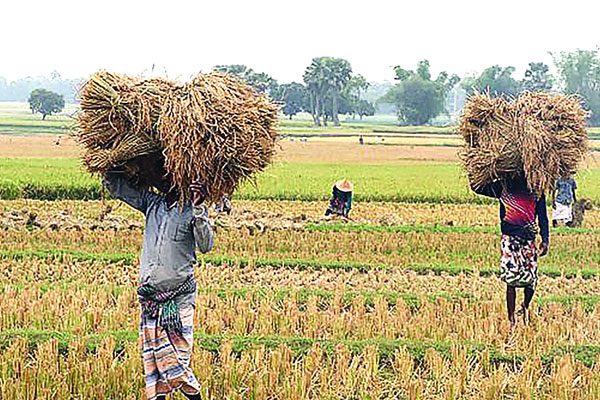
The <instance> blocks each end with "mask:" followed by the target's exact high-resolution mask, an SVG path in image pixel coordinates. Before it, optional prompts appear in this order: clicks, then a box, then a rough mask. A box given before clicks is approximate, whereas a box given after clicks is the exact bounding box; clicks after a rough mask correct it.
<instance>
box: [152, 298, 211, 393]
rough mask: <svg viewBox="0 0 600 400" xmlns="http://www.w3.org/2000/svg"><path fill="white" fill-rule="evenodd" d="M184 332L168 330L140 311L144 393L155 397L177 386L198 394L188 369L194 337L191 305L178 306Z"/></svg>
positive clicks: (172, 390) (198, 385) (184, 391)
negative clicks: (180, 333) (181, 333)
mask: <svg viewBox="0 0 600 400" xmlns="http://www.w3.org/2000/svg"><path fill="white" fill-rule="evenodd" d="M180 316H181V322H182V324H183V335H179V334H177V333H167V332H166V331H165V330H164V329H163V328H162V327H160V326H158V324H157V320H156V319H152V318H148V317H146V316H145V315H144V313H142V315H141V321H140V342H141V349H140V350H141V352H142V358H143V360H144V374H145V379H146V396H147V398H148V400H154V399H156V397H157V396H161V395H167V394H170V393H171V392H174V391H176V390H181V391H182V392H183V393H186V394H190V395H193V394H199V393H200V384H199V383H198V380H197V379H196V377H195V376H194V373H193V372H192V370H191V369H190V358H191V355H192V347H193V341H194V326H193V321H194V307H192V306H188V307H184V308H183V309H181V310H180Z"/></svg>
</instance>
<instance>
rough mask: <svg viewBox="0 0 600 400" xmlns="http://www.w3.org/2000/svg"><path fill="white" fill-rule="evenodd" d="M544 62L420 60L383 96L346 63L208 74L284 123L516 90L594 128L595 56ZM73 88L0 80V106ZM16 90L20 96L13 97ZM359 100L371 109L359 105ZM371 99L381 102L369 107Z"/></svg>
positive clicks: (416, 117)
mask: <svg viewBox="0 0 600 400" xmlns="http://www.w3.org/2000/svg"><path fill="white" fill-rule="evenodd" d="M552 57H553V61H554V66H555V68H556V75H554V76H552V75H551V74H550V67H549V66H548V65H546V64H544V63H541V62H531V63H529V66H528V68H527V70H526V71H525V74H524V76H523V77H522V78H521V79H518V78H515V77H514V73H515V68H514V67H513V66H500V65H494V66H491V67H489V68H487V69H485V70H484V71H483V72H482V73H481V74H480V75H478V76H466V77H462V78H460V77H458V76H457V75H451V74H449V73H447V72H444V71H443V72H440V73H439V74H438V75H437V77H435V78H434V77H433V76H432V74H431V71H430V65H429V62H428V61H427V60H423V61H420V62H419V63H418V64H417V67H416V69H415V70H408V69H405V68H403V67H402V66H396V67H394V68H393V71H394V75H395V80H396V84H395V85H393V86H392V87H391V88H389V89H388V88H385V90H386V92H385V93H383V92H382V89H383V88H384V87H385V86H384V85H381V84H377V83H369V82H367V80H366V79H365V78H364V77H363V76H362V75H360V74H354V73H353V71H352V66H351V65H350V63H349V62H348V61H347V60H344V59H342V58H334V57H316V58H313V59H312V61H311V63H310V65H308V66H307V68H306V69H305V71H304V74H303V76H302V77H303V82H292V83H285V84H279V83H278V82H277V80H275V78H273V77H271V76H269V75H268V74H266V73H264V72H256V71H254V70H253V69H251V68H249V67H247V66H245V65H240V64H234V65H217V66H215V67H214V69H215V70H218V71H223V72H228V73H231V74H234V75H236V76H238V77H239V78H241V79H243V80H245V81H246V82H248V83H249V84H250V85H252V86H254V87H255V88H256V89H257V90H259V91H261V92H263V93H266V94H268V95H269V96H270V97H271V98H273V99H274V100H277V101H280V102H281V103H282V110H283V113H284V114H285V115H286V116H288V117H290V118H291V117H293V116H294V115H296V114H297V113H299V112H302V111H305V112H308V113H310V114H311V115H312V118H313V120H314V123H315V125H327V124H328V123H330V122H331V123H333V124H334V125H339V123H340V121H339V114H351V115H353V117H354V118H356V116H357V115H358V116H359V117H360V118H362V117H363V116H365V115H373V114H374V113H375V105H374V102H376V103H379V105H381V104H383V103H386V104H393V105H394V107H395V110H396V112H397V114H398V120H399V122H401V123H405V124H423V123H427V122H430V121H431V120H432V119H433V118H435V117H437V116H439V115H442V114H447V113H448V112H447V110H446V103H447V98H448V94H449V93H451V92H452V91H465V92H466V93H467V94H470V93H473V92H474V91H475V90H478V91H487V92H489V93H490V94H492V95H496V96H498V95H506V96H514V95H517V94H518V93H519V92H521V91H523V90H553V91H561V92H564V93H568V94H578V95H580V96H581V98H582V100H583V101H584V104H585V106H586V107H587V108H588V109H589V110H590V111H591V113H592V121H593V123H595V124H600V55H599V50H598V49H597V50H577V51H574V52H561V53H557V54H552ZM44 79H45V78H44ZM77 83H78V81H76V80H72V81H68V80H64V79H62V78H61V77H60V74H58V73H57V72H54V73H53V74H52V77H51V79H49V80H47V82H41V83H40V82H37V81H36V80H34V79H32V78H27V79H24V80H20V81H15V82H12V83H7V82H6V80H4V79H2V78H1V77H0V101H2V100H25V99H26V98H27V96H28V95H29V93H30V92H31V91H32V90H33V89H35V88H39V87H43V88H46V89H51V90H53V91H54V92H57V93H59V94H61V95H63V97H64V99H65V100H66V101H71V100H72V99H73V95H74V90H75V88H76V87H77ZM34 85H35V86H34ZM55 87H57V88H59V89H55ZM17 88H20V89H19V90H17ZM24 88H26V92H23V93H21V92H20V91H24V90H25V89H24ZM375 89H376V90H375ZM17 92H18V93H17ZM63 92H66V94H65V93H63ZM367 92H369V96H370V99H371V100H372V101H373V102H370V101H368V100H367V99H366V98H365V97H366V96H365V94H366V93H367ZM375 92H377V93H378V95H379V94H383V95H382V96H380V97H379V98H377V99H374V98H373V97H372V96H373V93H375Z"/></svg>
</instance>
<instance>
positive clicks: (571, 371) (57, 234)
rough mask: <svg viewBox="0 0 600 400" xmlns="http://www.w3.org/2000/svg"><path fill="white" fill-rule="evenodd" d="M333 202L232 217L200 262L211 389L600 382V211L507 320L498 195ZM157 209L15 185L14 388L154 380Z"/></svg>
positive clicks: (386, 389)
mask: <svg viewBox="0 0 600 400" xmlns="http://www.w3.org/2000/svg"><path fill="white" fill-rule="evenodd" d="M325 206H326V203H325V202H288V201H234V213H233V214H232V216H229V217H219V218H217V219H216V224H217V240H216V248H215V251H214V252H213V253H211V254H210V255H207V256H203V257H201V258H200V264H199V265H198V266H197V268H196V278H197V281H198V285H199V291H198V301H197V307H196V312H195V329H196V333H195V350H194V362H193V368H194V370H195V372H196V373H197V376H198V378H199V379H200V381H201V382H202V384H203V387H204V393H203V395H204V396H205V397H206V398H214V399H217V398H239V399H246V398H249V397H250V398H282V399H302V398H372V399H375V398H394V399H397V398H400V399H402V398H410V399H422V398H426V399H430V398H431V399H437V398H440V399H445V398H472V399H480V398H489V399H494V398H531V397H534V398H552V399H554V398H563V399H571V398H576V399H588V398H591V399H593V398H600V370H599V369H598V368H599V366H598V365H599V364H600V363H599V360H600V359H599V355H600V337H598V332H600V325H599V323H600V318H599V316H600V305H599V304H600V296H598V293H600V249H599V247H598V243H597V239H596V238H597V235H596V233H595V232H596V230H597V229H599V228H600V218H599V214H598V212H597V211H591V212H590V213H589V214H588V219H587V220H586V224H585V227H584V228H583V229H582V230H579V231H571V230H566V229H558V230H555V231H554V232H553V235H552V244H551V253H550V255H549V256H548V257H546V258H545V259H544V260H543V261H542V263H541V272H542V275H541V278H540V283H539V290H538V292H537V293H536V297H535V300H534V306H533V313H532V324H531V325H530V326H529V327H526V326H524V325H522V324H521V325H519V327H518V328H517V330H516V331H515V332H514V333H513V334H509V332H508V324H507V322H506V321H505V319H506V317H505V305H504V293H503V284H502V283H501V282H500V280H499V279H498V278H497V276H496V275H495V273H494V272H495V271H496V270H497V258H498V249H497V246H498V238H497V232H496V225H495V224H496V218H497V216H496V213H497V209H496V206H494V205H472V204H471V205H467V204H455V205H442V204H422V203H421V204H410V203H364V202H363V203H361V202H358V203H356V205H355V208H354V213H355V216H356V220H355V221H353V222H343V221H341V220H339V219H332V218H325V217H322V216H321V213H322V211H323V209H324V208H325ZM107 207H109V208H111V210H110V212H107V210H108V208H107ZM33 215H35V216H33ZM142 226H143V225H142V219H141V217H140V216H139V215H138V214H137V213H135V212H134V211H132V210H131V209H130V208H128V207H127V206H124V205H119V203H118V202H115V201H106V202H101V201H91V202H80V201H36V200H16V201H2V202H0V227H1V230H0V271H1V273H0V302H2V304H3V308H2V309H3V312H2V314H1V315H0V332H1V333H0V348H1V349H2V350H0V360H1V361H2V362H0V365H2V367H1V368H0V395H2V398H24V399H28V398H29V399H34V398H50V399H67V398H93V397H98V396H100V397H102V396H107V397H109V398H119V399H120V398H126V399H128V398H131V399H134V398H143V391H142V389H143V381H142V380H141V376H142V374H141V363H140V361H139V352H138V349H137V344H136V336H137V331H136V330H137V323H138V313H139V310H138V304H137V299H136V295H135V291H134V287H135V284H136V275H137V265H136V264H137V257H138V252H139V246H140V244H141V238H142ZM24 354H27V356H23V355H24Z"/></svg>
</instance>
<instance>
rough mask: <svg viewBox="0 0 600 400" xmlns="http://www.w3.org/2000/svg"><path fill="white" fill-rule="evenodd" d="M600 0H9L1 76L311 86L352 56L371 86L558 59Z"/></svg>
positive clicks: (581, 40) (1, 33)
mask: <svg viewBox="0 0 600 400" xmlns="http://www.w3.org/2000/svg"><path fill="white" fill-rule="evenodd" d="M599 11H600V2H599V1H580V0H570V1H561V2H559V1H555V2H553V1H551V0H550V1H549V0H544V1H538V0H535V1H530V0H519V1H515V0H504V1H485V0H475V1H471V0H468V1H467V0H459V1H451V0H442V1H426V0H420V1H419V0H412V1H402V0H394V1H379V0H362V1H351V0H346V1H337V0H336V1H328V0H320V1H319V0H317V1H315V0H302V1H297V2H291V1H289V0H288V1H286V0H277V1H267V0H242V1H226V0H208V1H202V0H197V1H180V0H161V1H151V0H144V1H138V0H135V1H129V0H120V1H114V0H91V1H90V0H77V1H69V0H41V1H28V0H4V1H2V3H0V15H2V18H1V20H0V38H2V41H1V42H0V44H1V45H0V76H4V77H5V78H7V79H9V80H14V79H18V78H22V77H25V76H28V75H33V76H35V75H49V74H50V72H51V71H52V70H58V71H59V72H60V73H61V74H62V76H63V77H70V78H74V77H83V76H86V75H87V74H89V73H91V72H93V71H95V70H97V69H101V68H103V69H109V70H114V71H116V72H122V73H128V74H140V73H146V74H148V73H149V70H150V69H151V68H152V65H153V64H155V65H156V66H157V68H156V69H157V70H158V71H159V72H160V73H161V74H162V75H164V71H165V70H166V71H167V73H168V76H169V77H170V78H180V79H188V78H189V77H190V76H191V75H193V74H195V73H197V72H199V71H204V72H206V71H208V70H210V69H211V67H212V66H214V65H216V64H233V63H239V64H246V65H248V66H249V67H251V68H253V69H254V70H255V71H258V72H266V73H268V74H270V75H272V76H273V77H275V78H276V79H277V80H279V81H280V82H290V81H292V80H296V81H301V79H302V73H303V71H304V69H305V68H306V67H307V66H308V64H309V63H310V61H311V59H312V58H313V57H317V56H334V57H341V58H345V59H347V60H348V61H350V63H351V64H352V67H353V70H354V72H355V73H360V74H362V75H364V76H365V77H366V78H367V80H370V81H384V80H392V79H393V76H394V73H393V70H392V69H391V67H392V66H394V65H398V64H400V65H402V66H403V67H404V68H408V69H413V68H415V67H416V64H417V61H418V60H421V59H425V58H426V59H428V60H429V61H430V63H431V67H432V72H434V74H437V72H438V71H439V70H441V69H444V70H446V71H448V72H450V73H457V74H459V75H461V76H464V74H465V73H468V72H481V71H482V70H483V69H484V68H486V67H489V66H491V65H494V64H500V65H502V66H506V65H513V66H515V67H517V73H516V74H515V77H516V78H519V79H520V78H521V77H522V74H523V71H524V70H525V68H526V66H527V63H529V62H530V61H544V62H546V63H547V64H549V65H551V64H552V58H551V57H550V56H549V54H548V52H549V51H552V52H560V51H572V50H575V49H577V48H581V49H586V50H592V49H595V48H596V47H597V46H598V45H600V29H599V27H600V23H599V22H598V21H599V20H600V15H599Z"/></svg>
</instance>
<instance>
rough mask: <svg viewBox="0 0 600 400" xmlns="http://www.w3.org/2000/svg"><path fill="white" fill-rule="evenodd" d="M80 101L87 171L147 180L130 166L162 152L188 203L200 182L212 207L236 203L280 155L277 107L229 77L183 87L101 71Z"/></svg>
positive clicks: (205, 79)
mask: <svg viewBox="0 0 600 400" xmlns="http://www.w3.org/2000/svg"><path fill="white" fill-rule="evenodd" d="M80 101H81V111H80V114H79V131H78V133H77V140H78V142H79V143H80V144H81V145H82V146H83V148H84V153H83V157H82V158H83V163H84V165H85V166H86V168H87V169H88V171H90V172H92V173H100V174H102V173H104V172H106V171H107V170H108V169H109V168H111V167H114V166H127V167H128V168H127V169H128V171H134V173H135V174H138V175H142V174H143V171H142V170H141V169H140V168H135V166H132V165H131V160H132V159H135V158H136V157H138V156H142V155H146V154H152V153H156V152H161V153H162V155H163V156H164V159H165V168H166V170H167V171H168V172H169V173H170V176H171V180H172V184H173V185H175V186H176V187H177V188H178V189H179V190H180V193H181V196H182V199H183V198H185V197H188V198H189V196H190V192H189V186H190V184H191V183H192V182H194V181H198V182H202V183H204V184H205V185H206V188H207V190H208V200H209V201H218V200H219V199H221V198H222V197H223V195H231V194H232V193H233V191H234V190H235V188H236V187H237V185H238V184H239V183H240V182H241V181H242V180H244V179H247V178H250V177H251V176H252V175H253V174H255V173H256V172H258V171H261V170H262V169H264V168H265V167H266V166H267V165H269V164H270V162H271V160H272V158H273V155H274V153H275V144H276V141H277V138H278V135H277V113H278V111H279V109H278V106H277V105H275V104H274V103H272V102H271V101H270V100H269V99H267V98H266V97H264V96H262V95H259V94H258V93H257V92H256V91H255V90H254V89H253V88H251V87H250V86H248V85H246V84H245V83H243V82H241V81H239V80H238V79H236V78H234V77H232V76H229V75H226V74H221V73H209V74H205V75H200V76H198V77H196V78H195V79H194V80H193V81H191V82H188V83H183V84H182V83H175V82H170V81H166V80H163V79H146V80H141V79H136V78H132V77H127V76H122V75H118V74H114V73H110V72H105V71H101V72H97V73H95V74H93V75H92V76H91V77H90V79H89V80H88V81H87V82H86V84H85V85H84V86H83V88H82V90H81V93H80ZM133 161H135V160H133ZM134 178H140V177H139V176H138V177H134ZM142 178H143V177H142ZM142 180H143V179H142Z"/></svg>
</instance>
